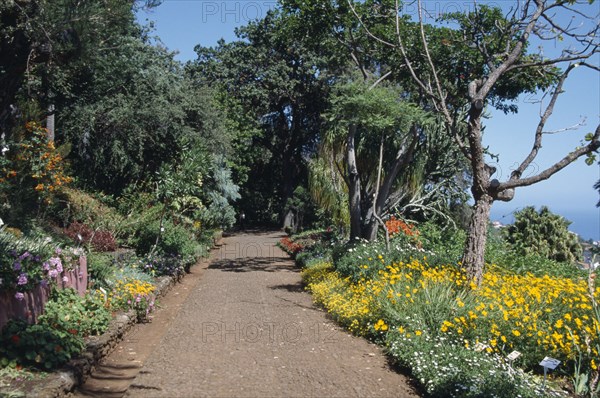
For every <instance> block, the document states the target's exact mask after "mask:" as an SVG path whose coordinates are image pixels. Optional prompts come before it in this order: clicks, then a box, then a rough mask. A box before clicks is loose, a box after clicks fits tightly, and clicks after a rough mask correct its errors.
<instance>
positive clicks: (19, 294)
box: [15, 292, 25, 301]
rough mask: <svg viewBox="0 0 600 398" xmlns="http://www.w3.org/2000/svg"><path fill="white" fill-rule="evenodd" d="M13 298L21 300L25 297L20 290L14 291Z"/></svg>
mask: <svg viewBox="0 0 600 398" xmlns="http://www.w3.org/2000/svg"><path fill="white" fill-rule="evenodd" d="M15 298H16V299H17V300H19V301H21V300H23V299H24V298H25V295H24V294H23V293H21V292H16V293H15Z"/></svg>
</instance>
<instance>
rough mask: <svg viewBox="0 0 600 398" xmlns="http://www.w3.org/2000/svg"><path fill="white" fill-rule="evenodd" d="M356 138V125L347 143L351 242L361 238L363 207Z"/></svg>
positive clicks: (350, 131)
mask: <svg viewBox="0 0 600 398" xmlns="http://www.w3.org/2000/svg"><path fill="white" fill-rule="evenodd" d="M355 136H356V125H351V126H350V127H349V128H348V139H347V142H346V147H347V148H346V150H347V156H346V161H347V162H348V196H349V199H350V200H349V201H348V204H349V210H350V240H354V239H357V238H360V236H361V215H362V212H361V205H360V199H361V198H360V176H359V174H358V168H357V166H356V149H355V148H354V137H355Z"/></svg>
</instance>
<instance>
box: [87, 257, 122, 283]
mask: <svg viewBox="0 0 600 398" xmlns="http://www.w3.org/2000/svg"><path fill="white" fill-rule="evenodd" d="M115 263H116V261H115V259H114V257H113V256H111V255H108V254H103V253H96V252H90V253H88V255H87V266H88V279H89V285H88V287H89V288H90V289H97V288H100V287H102V288H107V287H108V285H109V280H110V277H111V275H112V274H113V273H114V272H115Z"/></svg>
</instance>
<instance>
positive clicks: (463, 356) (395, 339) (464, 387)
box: [388, 333, 564, 397]
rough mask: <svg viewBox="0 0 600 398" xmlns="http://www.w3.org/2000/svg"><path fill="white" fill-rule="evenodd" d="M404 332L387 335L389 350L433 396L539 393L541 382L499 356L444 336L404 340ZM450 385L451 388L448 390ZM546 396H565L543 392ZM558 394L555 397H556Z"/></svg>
mask: <svg viewBox="0 0 600 398" xmlns="http://www.w3.org/2000/svg"><path fill="white" fill-rule="evenodd" d="M406 336H407V335H406V334H403V333H400V334H398V333H390V334H389V335H388V351H389V353H390V354H391V355H392V356H393V357H394V358H395V359H396V360H398V361H399V362H400V363H402V364H404V365H406V366H408V367H409V368H411V369H412V373H413V375H415V377H417V378H418V380H419V381H420V382H421V383H422V385H423V386H424V387H425V389H426V390H427V392H428V393H429V394H432V395H436V394H439V393H440V392H441V391H442V390H443V392H444V394H445V395H447V396H448V397H465V396H467V397H468V396H489V397H504V396H506V394H507V391H506V390H505V388H506V386H507V385H510V386H512V387H511V388H514V390H513V391H512V392H514V394H513V395H514V396H515V397H520V396H521V395H520V394H519V393H518V391H521V392H525V391H526V392H527V393H528V394H527V395H532V394H538V393H541V391H540V388H541V387H540V384H541V383H540V382H539V380H536V379H535V378H534V377H533V376H531V375H529V374H525V373H524V372H523V371H522V370H520V369H513V368H512V367H511V366H510V363H509V362H508V361H507V360H506V359H505V358H503V357H501V356H500V355H498V354H494V355H489V354H486V353H484V352H477V351H475V350H473V349H468V348H466V347H465V344H464V342H461V341H458V340H453V339H450V338H448V337H447V336H431V335H429V334H428V333H423V334H422V335H420V336H419V337H416V336H412V337H406ZM449 386H452V388H451V389H448V388H449ZM544 393H545V394H550V395H552V396H564V395H561V394H560V393H559V392H557V391H549V390H548V389H546V391H544ZM557 394H558V395H557Z"/></svg>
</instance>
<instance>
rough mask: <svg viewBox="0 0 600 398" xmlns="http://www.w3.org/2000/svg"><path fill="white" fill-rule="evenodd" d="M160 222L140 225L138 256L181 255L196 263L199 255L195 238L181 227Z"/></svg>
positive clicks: (136, 245) (137, 242)
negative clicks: (152, 253) (150, 254)
mask: <svg viewBox="0 0 600 398" xmlns="http://www.w3.org/2000/svg"><path fill="white" fill-rule="evenodd" d="M162 228H163V231H161V223H160V221H159V220H155V221H154V222H148V223H144V224H142V225H140V227H139V229H138V231H137V235H136V237H135V238H134V245H135V247H136V251H137V254H138V255H140V256H145V255H147V254H149V253H151V252H152V250H153V248H154V246H155V245H156V249H155V251H154V254H158V255H180V256H182V257H183V258H184V259H185V261H186V262H194V261H195V259H196V254H197V246H198V244H197V243H196V240H195V238H194V236H193V235H192V234H191V233H190V232H189V231H187V230H186V229H185V228H183V227H182V226H180V225H175V224H173V223H172V222H171V221H169V220H166V222H163V223H162Z"/></svg>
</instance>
